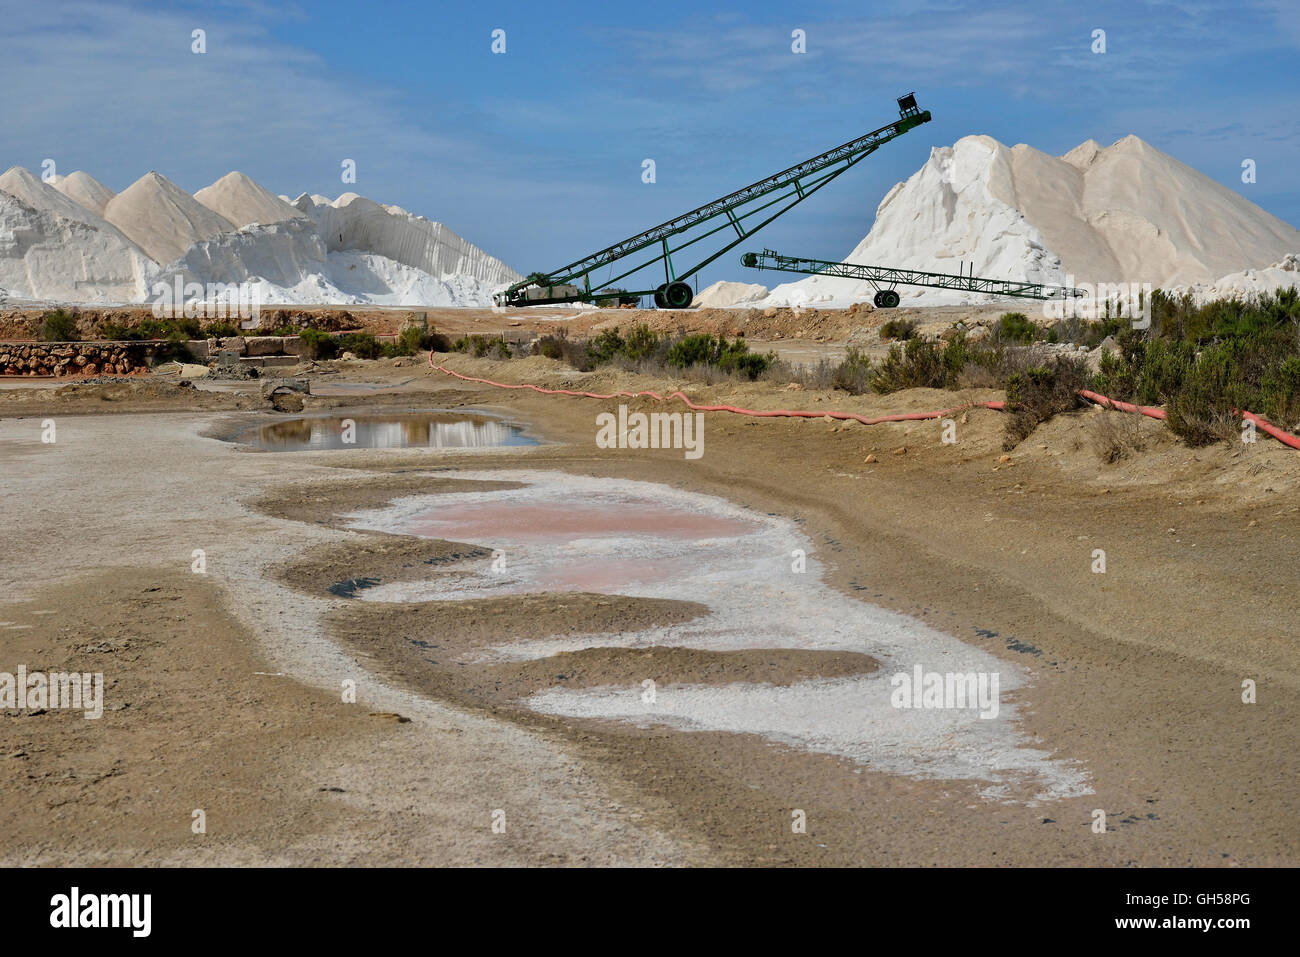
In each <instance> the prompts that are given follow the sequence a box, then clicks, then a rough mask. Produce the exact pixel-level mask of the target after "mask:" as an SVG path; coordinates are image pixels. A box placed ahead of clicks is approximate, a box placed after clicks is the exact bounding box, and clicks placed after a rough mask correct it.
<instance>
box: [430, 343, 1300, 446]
mask: <svg viewBox="0 0 1300 957" xmlns="http://www.w3.org/2000/svg"><path fill="white" fill-rule="evenodd" d="M429 365H430V367H432V368H434V369H437V370H438V371H439V372H443V373H446V374H447V375H449V376H454V377H456V378H457V379H463V380H465V381H466V382H479V383H482V384H483V385H490V386H495V387H496V388H498V389H531V390H532V391H533V392H540V393H541V394H542V395H572V396H578V397H580V398H586V399H619V398H625V399H638V398H642V397H646V396H648V397H649V398H652V399H655V400H657V401H659V402H666V401H667V399H665V398H664V396H661V395H660V394H659V393H658V392H651V391H649V390H646V391H644V392H610V393H608V394H603V393H600V392H575V391H573V390H572V389H543V388H542V387H541V386H536V385H532V384H531V383H527V382H525V383H509V382H493V381H492V380H491V379H479V378H476V377H474V376H469V375H462V374H461V373H459V372H456V371H455V370H454V369H448V368H447V367H446V366H439V365H434V364H433V350H430V351H429ZM1079 395H1081V396H1083V397H1084V398H1085V399H1090V400H1091V401H1093V402H1096V403H1098V404H1099V405H1101V406H1104V407H1107V408H1114V409H1119V410H1120V411H1121V412H1140V413H1141V414H1142V415H1145V416H1149V417H1151V418H1153V419H1163V418H1165V417H1166V416H1165V410H1164V409H1157V408H1155V407H1153V406H1149V405H1133V404H1132V403H1129V402H1120V401H1119V400H1118V399H1112V398H1109V397H1108V396H1104V395H1102V394H1101V393H1099V392H1091V391H1089V390H1088V389H1080V390H1079ZM667 398H668V399H681V400H682V401H683V402H684V403H686V406H687V408H690V409H694V410H695V411H697V412H734V413H735V414H736V415H751V416H756V417H758V418H797V419H821V418H832V419H852V420H853V421H854V422H861V423H862V424H863V425H878V424H879V423H881V422H910V421H915V420H917V419H941V418H943V417H944V416H946V415H952V414H953V413H954V412H961V411H962V410H963V409H974V408H980V409H994V410H997V411H1001V410H1002V409H1004V408H1005V407H1006V403H1005V402H968V403H966V404H965V405H955V406H953V407H952V408H951V409H941V410H939V411H938V412H906V413H900V414H897V415H880V416H876V417H875V418H872V419H869V418H867V417H866V416H863V415H858V414H857V413H856V412H812V411H797V410H792V409H772V410H766V411H765V410H761V409H742V408H739V407H737V406H734V405H697V404H696V403H694V402H692V401H691V400H690V399H688V398H687V397H686V396H685V395H684V394H682V393H681V392H673V393H671V394H669V395H668V397H667ZM1241 417H1242V418H1243V419H1248V420H1249V421H1251V422H1254V423H1255V425H1256V427H1257V428H1260V429H1262V430H1264V432H1266V433H1268V434H1269V435H1271V436H1273V438H1275V439H1277V440H1278V441H1279V442H1282V443H1283V444H1285V445H1289V446H1290V447H1291V448H1293V449H1300V437H1297V436H1295V435H1292V434H1291V433H1290V432H1284V431H1283V430H1282V429H1279V428H1278V427H1277V426H1275V425H1273V423H1271V422H1269V421H1267V420H1266V419H1263V418H1260V417H1259V416H1258V415H1256V414H1255V413H1254V412H1242V413H1241Z"/></svg>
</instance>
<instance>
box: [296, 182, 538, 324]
mask: <svg viewBox="0 0 1300 957" xmlns="http://www.w3.org/2000/svg"><path fill="white" fill-rule="evenodd" d="M321 200H322V197H316V196H307V195H305V194H304V195H302V196H299V197H298V198H297V199H296V200H294V206H295V207H297V208H298V209H299V210H301V211H303V212H304V213H306V214H307V215H308V216H310V217H311V219H312V221H313V222H315V223H316V226H317V230H318V231H319V232H320V234H321V237H322V238H323V239H324V240H325V245H326V247H327V248H328V249H329V250H330V251H331V252H335V251H345V250H351V251H355V252H358V253H362V254H367V253H368V254H373V255H376V256H382V257H384V258H385V259H388V260H391V261H392V262H394V263H400V264H401V265H404V266H409V267H411V268H412V269H418V270H420V271H421V272H424V273H427V274H428V275H430V276H432V277H433V278H434V279H436V280H439V281H443V282H448V283H450V284H452V285H454V286H457V287H458V288H461V289H463V291H464V293H465V294H466V295H473V296H476V297H478V298H481V299H484V300H485V301H490V298H491V293H492V292H493V291H495V290H497V289H500V288H501V287H503V286H508V285H510V284H511V283H514V282H518V281H519V280H520V279H522V278H523V277H522V276H520V275H519V273H517V272H515V271H514V270H513V269H511V268H510V267H509V266H507V265H506V264H505V263H503V262H502V261H501V260H499V259H497V258H496V257H494V256H489V255H488V254H487V253H485V252H484V251H483V250H481V249H479V248H478V247H477V246H474V245H473V244H471V243H469V242H466V241H465V240H464V239H462V238H461V237H460V236H458V235H456V233H454V232H452V231H451V230H450V229H448V228H447V227H446V226H444V225H442V224H441V223H435V222H432V221H430V220H428V219H425V218H424V217H423V216H414V215H412V214H411V213H408V212H407V211H406V210H404V209H402V208H401V207H399V206H382V205H380V204H379V203H375V202H372V201H370V200H368V199H366V198H365V197H363V196H358V195H357V194H356V193H344V194H343V195H342V196H340V197H339V198H338V199H336V200H334V201H333V202H328V201H324V202H322V201H321Z"/></svg>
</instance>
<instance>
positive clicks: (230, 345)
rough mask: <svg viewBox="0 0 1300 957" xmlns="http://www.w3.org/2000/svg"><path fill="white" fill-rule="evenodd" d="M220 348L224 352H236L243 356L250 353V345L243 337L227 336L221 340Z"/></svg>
mask: <svg viewBox="0 0 1300 957" xmlns="http://www.w3.org/2000/svg"><path fill="white" fill-rule="evenodd" d="M220 346H221V350H222V351H223V352H234V353H236V354H237V355H241V356H242V355H244V354H245V353H246V352H247V351H248V344H247V343H246V342H245V341H244V337H243V336H227V337H226V338H225V339H222V340H221V342H220Z"/></svg>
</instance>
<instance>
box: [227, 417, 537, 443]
mask: <svg viewBox="0 0 1300 957" xmlns="http://www.w3.org/2000/svg"><path fill="white" fill-rule="evenodd" d="M235 441H237V442H241V443H243V444H246V445H252V446H255V447H256V448H260V449H265V450H267V451H268V452H301V451H307V450H311V449H404V448H433V449H462V448H488V447H492V446H501V445H536V444H537V442H536V440H534V439H531V438H529V437H527V436H525V435H524V434H523V431H522V430H521V429H519V428H518V427H516V426H513V425H507V424H505V423H503V422H498V421H497V420H496V419H491V418H488V417H486V416H465V415H453V414H449V413H441V412H407V413H353V414H350V415H319V416H303V417H301V418H297V419H287V420H281V421H279V422H272V423H269V424H267V425H262V426H257V427H255V428H252V429H248V430H246V431H244V432H241V433H240V434H239V435H238V436H236V437H235Z"/></svg>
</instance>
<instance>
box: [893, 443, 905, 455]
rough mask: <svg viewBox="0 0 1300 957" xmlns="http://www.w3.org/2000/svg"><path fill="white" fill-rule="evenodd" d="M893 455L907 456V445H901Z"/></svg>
mask: <svg viewBox="0 0 1300 957" xmlns="http://www.w3.org/2000/svg"><path fill="white" fill-rule="evenodd" d="M893 454H894V455H906V454H907V446H906V445H900V446H899V447H898V448H896V449H894V452H893Z"/></svg>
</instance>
